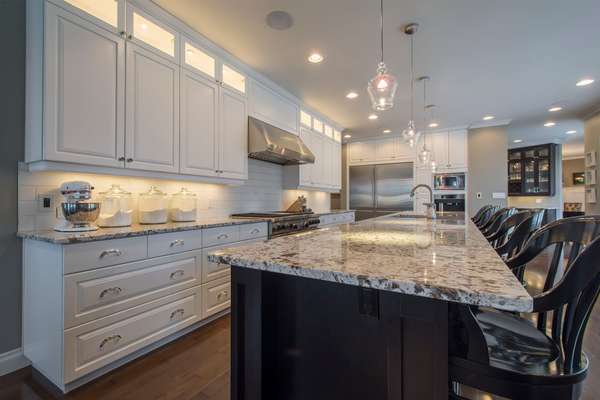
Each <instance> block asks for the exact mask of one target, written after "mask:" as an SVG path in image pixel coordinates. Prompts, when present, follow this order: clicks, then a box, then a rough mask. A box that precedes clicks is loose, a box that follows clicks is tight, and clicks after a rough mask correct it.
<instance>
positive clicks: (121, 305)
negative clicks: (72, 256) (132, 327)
mask: <svg viewBox="0 0 600 400" xmlns="http://www.w3.org/2000/svg"><path fill="white" fill-rule="evenodd" d="M201 270H202V252H201V251H193V252H187V253H184V254H178V255H173V256H166V257H159V258H153V259H150V260H144V261H138V262H134V263H128V264H123V265H119V266H115V267H107V268H101V269H96V270H93V271H86V272H80V273H77V274H71V275H67V276H65V282H64V285H65V286H64V287H65V300H64V302H65V317H64V318H65V328H70V327H73V326H76V325H80V324H83V323H86V322H89V321H92V320H94V319H97V318H101V317H104V316H107V315H110V314H112V313H115V312H118V311H121V310H124V309H126V308H129V307H133V306H136V305H138V304H142V303H145V302H147V301H150V300H154V299H156V298H159V297H162V296H166V295H168V294H171V293H175V292H177V291H179V290H183V289H186V288H189V287H192V286H195V285H199V284H200V279H201Z"/></svg>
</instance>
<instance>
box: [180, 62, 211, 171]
mask: <svg viewBox="0 0 600 400" xmlns="http://www.w3.org/2000/svg"><path fill="white" fill-rule="evenodd" d="M218 105H219V85H218V84H217V83H216V82H215V81H214V80H211V79H208V78H207V77H205V76H204V75H201V74H196V73H193V72H191V71H187V70H182V72H181V104H180V106H181V110H180V111H181V113H180V116H181V118H180V125H179V129H180V133H181V135H180V141H181V146H180V156H181V160H180V162H181V167H180V171H181V173H183V174H190V175H201V176H217V170H218V165H217V161H218V158H217V154H218V146H217V139H218V132H217V129H218Z"/></svg>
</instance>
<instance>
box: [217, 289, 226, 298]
mask: <svg viewBox="0 0 600 400" xmlns="http://www.w3.org/2000/svg"><path fill="white" fill-rule="evenodd" d="M228 295H229V293H228V292H227V290H223V291H220V292H219V293H218V294H217V300H221V299H222V298H223V297H225V298H227V297H228Z"/></svg>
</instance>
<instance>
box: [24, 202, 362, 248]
mask: <svg viewBox="0 0 600 400" xmlns="http://www.w3.org/2000/svg"><path fill="white" fill-rule="evenodd" d="M352 211H354V210H330V211H327V212H318V213H315V215H316V216H320V215H329V214H341V213H347V212H352ZM267 221H270V219H269V218H252V219H244V218H217V219H215V218H207V219H199V220H197V221H195V222H168V223H166V224H156V225H140V224H134V225H132V226H128V227H124V228H100V229H98V230H97V231H91V232H57V231H54V230H52V229H46V230H34V231H20V232H18V233H17V236H18V237H20V238H22V239H34V240H40V241H43V242H49V243H54V244H71V243H80V242H93V241H97V240H108V239H121V238H126V237H135V236H145V235H155V234H159V233H169V232H178V231H191V230H196V229H203V228H217V227H220V226H229V225H242V224H252V223H256V222H267Z"/></svg>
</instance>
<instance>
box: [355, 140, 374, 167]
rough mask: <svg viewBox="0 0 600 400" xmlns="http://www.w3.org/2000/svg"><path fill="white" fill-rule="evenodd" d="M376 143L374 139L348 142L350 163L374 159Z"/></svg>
mask: <svg viewBox="0 0 600 400" xmlns="http://www.w3.org/2000/svg"><path fill="white" fill-rule="evenodd" d="M376 148H377V144H376V141H374V140H369V141H365V142H352V143H349V144H348V154H349V159H350V163H363V162H369V161H375V160H376V159H377V158H376V153H377V150H376Z"/></svg>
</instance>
